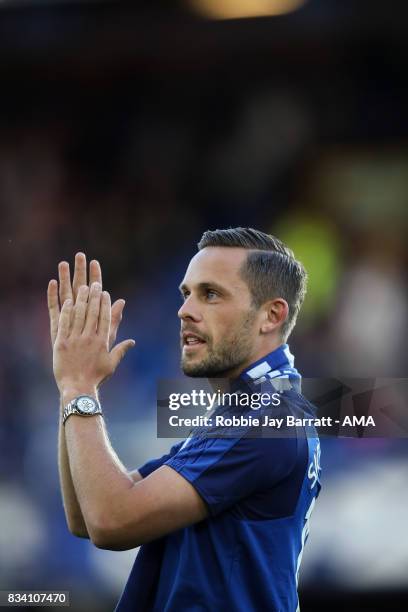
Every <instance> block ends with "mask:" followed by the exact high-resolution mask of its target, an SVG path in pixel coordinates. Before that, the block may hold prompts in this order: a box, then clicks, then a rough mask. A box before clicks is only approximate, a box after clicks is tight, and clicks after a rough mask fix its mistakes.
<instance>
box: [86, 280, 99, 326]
mask: <svg viewBox="0 0 408 612" xmlns="http://www.w3.org/2000/svg"><path fill="white" fill-rule="evenodd" d="M101 292H102V286H101V285H100V283H92V285H91V288H90V291H89V300H88V308H87V311H86V320H85V325H84V331H83V333H88V334H94V333H95V332H96V330H97V326H98V319H99V310H100V305H101Z"/></svg>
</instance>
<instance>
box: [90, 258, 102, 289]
mask: <svg viewBox="0 0 408 612" xmlns="http://www.w3.org/2000/svg"><path fill="white" fill-rule="evenodd" d="M92 283H99V284H100V285H102V270H101V266H100V264H99V261H97V260H96V259H93V260H92V261H91V263H90V264H89V284H90V285H92Z"/></svg>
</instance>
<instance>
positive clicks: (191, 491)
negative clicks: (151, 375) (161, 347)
mask: <svg viewBox="0 0 408 612" xmlns="http://www.w3.org/2000/svg"><path fill="white" fill-rule="evenodd" d="M198 248H199V250H198V253H197V254H196V255H195V256H194V257H193V258H192V260H191V261H190V264H189V266H188V268H187V271H186V274H185V277H184V279H183V281H182V283H181V285H180V290H181V293H182V299H183V303H182V306H181V308H180V310H179V313H178V316H179V318H180V320H181V334H180V338H181V351H182V357H181V366H182V369H183V372H184V373H185V374H186V375H187V376H192V377H208V378H211V379H213V378H218V377H223V378H225V379H228V380H230V381H231V383H232V384H234V385H235V386H236V387H240V388H241V389H242V388H245V389H247V390H249V391H250V393H254V392H255V390H259V389H260V388H261V387H262V388H263V389H265V386H267V387H268V388H270V389H271V390H275V389H278V390H279V391H280V392H281V395H280V397H281V400H282V401H281V404H280V406H279V409H276V414H279V415H283V416H285V415H288V414H291V415H296V416H303V415H305V416H308V417H311V416H313V413H312V412H311V407H310V404H309V403H308V402H307V401H306V400H305V399H304V398H303V397H302V395H301V394H300V376H299V374H298V372H297V371H296V370H295V368H294V366H293V357H292V355H291V354H290V352H289V347H288V346H287V344H286V340H287V338H288V336H289V334H290V332H291V330H292V328H293V326H294V325H295V322H296V317H297V315H298V312H299V309H300V306H301V303H302V301H303V298H304V294H305V284H306V273H305V271H304V269H303V267H302V265H301V264H300V263H299V262H297V261H296V260H295V259H294V256H293V253H292V252H291V251H290V250H289V249H288V248H287V247H285V246H284V245H283V243H282V242H281V241H279V240H278V239H276V238H274V237H272V236H269V235H267V234H264V233H262V232H259V231H256V230H253V229H248V228H236V229H228V230H216V231H209V232H206V233H205V234H204V235H203V237H202V239H201V241H200V243H199V245H198ZM59 278H60V287H59V292H60V301H61V303H62V309H61V312H59V306H58V283H57V281H55V280H53V281H51V282H50V284H49V288H48V303H49V309H50V321H51V336H52V340H53V344H54V352H53V367H54V375H55V378H56V382H57V385H58V388H59V391H60V395H61V411H60V412H61V415H62V416H61V417H60V434H59V467H60V478H61V487H62V493H63V499H64V507H65V512H66V516H67V522H68V526H69V529H70V530H71V532H72V533H73V534H75V535H78V536H80V537H89V538H90V539H91V540H92V542H93V543H94V544H95V545H96V546H97V547H99V548H106V549H111V550H126V549H130V548H134V547H136V546H139V545H142V547H141V549H140V551H139V554H138V556H137V558H136V561H135V564H134V567H133V569H132V572H131V575H130V577H129V580H128V582H127V585H126V587H125V589H124V592H123V594H122V597H121V599H120V601H119V604H118V606H117V611H120V612H124V611H127V610H129V611H130V610H137V611H145V610H153V611H157V612H159V611H160V612H162V611H163V610H166V611H175V610H177V611H179V610H181V611H192V612H193V611H197V612H198V611H204V610H211V611H218V610H223V609H225V610H234V611H235V610H236V611H245V612H247V611H250V610H254V611H258V610H259V611H262V612H263V611H265V610H268V611H274V612H278V611H279V612H295V610H297V609H298V597H297V581H298V572H299V565H300V560H301V556H302V552H303V547H304V543H305V540H306V538H307V535H308V518H309V516H310V513H311V510H312V508H313V505H314V502H315V499H316V497H317V495H318V492H319V490H320V483H319V477H320V464H319V457H320V448H319V442H318V438H317V435H316V432H315V430H314V428H313V427H309V428H307V430H306V429H305V428H304V427H300V428H299V427H297V428H296V429H295V431H294V433H293V432H292V434H291V435H284V433H286V434H287V433H288V430H286V432H282V436H280V437H277V436H274V437H263V436H251V435H249V436H248V435H241V434H240V435H238V434H237V435H236V436H235V437H231V436H230V437H222V436H221V437H215V438H214V437H208V436H206V435H202V432H199V431H193V432H192V435H191V436H190V438H188V439H187V440H185V441H183V442H180V443H178V444H175V445H174V446H173V447H172V448H171V450H170V452H169V454H167V455H165V456H164V457H161V458H160V459H155V460H152V461H149V462H148V463H146V464H145V465H143V466H141V467H140V468H139V470H135V471H131V472H129V471H128V470H127V469H126V468H125V467H124V466H123V465H122V463H121V462H120V460H119V459H118V457H117V456H116V454H115V453H114V451H113V449H112V447H111V446H110V442H109V438H108V434H107V432H106V429H105V426H104V420H103V415H102V414H101V409H100V406H99V404H98V402H97V397H98V395H97V394H98V387H99V385H100V384H101V383H102V382H103V381H104V380H106V379H107V378H109V377H110V376H111V375H112V374H113V372H114V371H115V369H116V367H117V365H118V364H119V362H120V361H121V359H122V358H123V356H124V354H125V353H126V351H127V350H128V349H129V348H130V347H131V346H133V345H134V342H133V340H125V341H124V342H121V343H120V344H119V345H117V346H114V347H113V348H112V349H110V347H111V346H112V344H113V343H114V340H115V336H116V332H117V329H118V325H119V322H120V319H121V315H122V311H123V306H124V302H123V300H118V301H117V302H115V304H114V305H113V306H112V309H111V304H110V297H109V294H108V293H107V292H102V288H101V273H100V267H99V264H98V263H97V262H95V261H93V262H91V264H90V287H89V288H88V286H87V285H86V261H85V256H84V255H83V254H78V255H77V256H76V266H75V273H74V279H73V291H72V289H71V282H70V276H69V267H68V264H66V263H65V262H62V263H61V264H60V266H59ZM78 398H79V399H78ZM270 409H271V410H272V412H273V410H274V408H273V407H272V406H271V407H270ZM86 415H88V416H86ZM89 415H91V417H92V418H89ZM85 416H86V418H84V417H85Z"/></svg>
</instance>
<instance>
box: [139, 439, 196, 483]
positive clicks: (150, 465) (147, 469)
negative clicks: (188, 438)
mask: <svg viewBox="0 0 408 612" xmlns="http://www.w3.org/2000/svg"><path fill="white" fill-rule="evenodd" d="M183 444H184V440H181V442H177V443H176V444H174V445H173V446H172V447H171V449H170V451H169V452H168V453H167V454H166V455H163V456H162V457H158V458H157V459H151V460H150V461H147V463H144V464H143V465H142V466H141V467H139V468H137V469H138V471H139V473H140V475H141V476H142V478H146V476H148V475H149V474H151V473H152V472H154V470H157V469H158V468H159V467H161V466H162V465H163V464H164V463H165V462H166V461H167V460H168V459H170V458H171V457H173V456H174V455H175V454H176V453H177V451H178V450H179V449H180V448H181V446H182V445H183Z"/></svg>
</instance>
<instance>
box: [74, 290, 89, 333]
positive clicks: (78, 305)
mask: <svg viewBox="0 0 408 612" xmlns="http://www.w3.org/2000/svg"><path fill="white" fill-rule="evenodd" d="M88 295H89V287H88V286H87V285H82V286H81V287H79V289H78V295H77V299H76V302H75V306H74V316H73V322H72V331H71V334H73V335H76V336H79V335H80V334H82V330H83V328H84V325H85V317H86V309H87V304H88Z"/></svg>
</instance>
